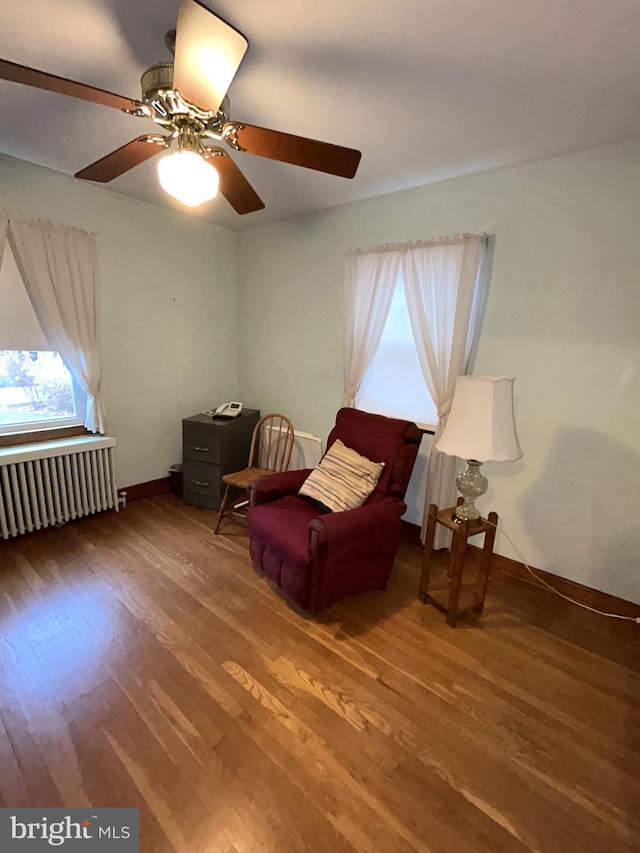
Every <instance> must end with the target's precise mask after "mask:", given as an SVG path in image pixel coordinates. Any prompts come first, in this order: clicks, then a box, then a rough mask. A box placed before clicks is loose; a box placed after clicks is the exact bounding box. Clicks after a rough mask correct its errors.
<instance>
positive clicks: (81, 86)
mask: <svg viewBox="0 0 640 853" xmlns="http://www.w3.org/2000/svg"><path fill="white" fill-rule="evenodd" d="M0 80H10V81H11V82H12V83H22V85H23V86H33V87H34V88H35V89H44V90H45V91H46V92H57V93H58V94H59V95H69V96H70V97H72V98H81V99H82V100H83V101H90V102H91V103H92V104H102V106H104V107H113V109H116V110H133V111H135V110H137V109H138V108H139V107H141V106H142V104H141V103H140V101H134V100H133V99H132V98H125V97H124V96H123V95H114V94H113V92H106V91H105V90H104V89H96V87H95V86H88V85H87V84H86V83H77V82H76V81H75V80H67V78H66V77H57V76H56V75H55V74H47V73H46V71H38V70H37V69H36V68H28V67H27V66H26V65H17V64H16V63H15V62H9V61H8V60H6V59H0Z"/></svg>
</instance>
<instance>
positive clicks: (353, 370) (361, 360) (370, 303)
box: [342, 247, 401, 406]
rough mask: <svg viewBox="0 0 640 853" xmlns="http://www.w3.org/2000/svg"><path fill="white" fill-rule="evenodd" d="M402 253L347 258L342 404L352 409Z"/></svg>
mask: <svg viewBox="0 0 640 853" xmlns="http://www.w3.org/2000/svg"><path fill="white" fill-rule="evenodd" d="M400 259H401V253H400V252H399V251H388V250H386V249H385V248H384V247H383V248H382V249H381V251H373V252H367V253H366V254H360V253H359V252H355V253H354V254H352V255H349V256H348V258H347V266H346V273H345V325H344V381H343V397H342V403H343V405H345V406H354V405H355V397H356V393H357V391H358V388H359V387H360V385H361V383H362V380H363V378H364V375H365V373H366V371H367V367H368V366H369V363H370V361H371V359H372V358H373V356H374V353H375V351H376V349H377V348H378V344H379V343H380V338H381V336H382V332H383V331H384V325H385V323H386V322H387V317H388V316H389V308H390V306H391V300H392V298H393V290H394V287H395V285H396V281H397V277H398V273H399V271H400Z"/></svg>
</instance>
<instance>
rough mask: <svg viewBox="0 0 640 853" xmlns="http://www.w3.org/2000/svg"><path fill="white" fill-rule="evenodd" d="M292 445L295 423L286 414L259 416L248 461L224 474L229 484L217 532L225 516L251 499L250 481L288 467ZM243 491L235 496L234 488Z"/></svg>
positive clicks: (219, 513) (216, 528) (226, 484)
mask: <svg viewBox="0 0 640 853" xmlns="http://www.w3.org/2000/svg"><path fill="white" fill-rule="evenodd" d="M292 448H293V424H292V423H291V421H290V420H289V418H286V417H285V416H284V415H278V414H271V415H265V416H264V417H263V418H260V420H259V421H258V423H257V424H256V425H255V428H254V430H253V436H252V438H251V449H250V451H249V464H248V466H247V467H246V468H244V469H243V470H242V471H235V472H234V473H232V474H225V475H224V476H223V477H222V481H223V483H224V484H225V486H226V488H225V490H224V496H223V498H222V503H221V504H220V509H219V511H218V520H217V522H216V526H215V530H214V533H217V532H218V531H219V529H220V523H221V521H222V519H223V518H224V517H225V516H227V515H231V514H232V513H236V512H237V511H238V510H239V509H240V508H241V507H242V506H246V504H247V503H248V502H249V492H248V491H247V488H248V486H249V483H251V482H252V481H253V480H256V479H257V478H258V477H263V476H264V475H266V474H275V473H279V472H281V471H286V470H287V468H288V467H289V460H290V459H291V450H292ZM234 490H235V491H240V494H239V495H238V497H236V498H235V499H232V498H231V494H232V492H233V491H234Z"/></svg>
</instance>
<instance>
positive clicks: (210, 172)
mask: <svg viewBox="0 0 640 853" xmlns="http://www.w3.org/2000/svg"><path fill="white" fill-rule="evenodd" d="M158 177H159V178H160V184H161V186H162V189H163V190H165V192H168V193H169V195H172V196H173V197H174V198H177V199H178V201H181V202H182V204H185V205H187V207H197V206H198V205H199V204H203V203H204V202H205V201H210V199H212V198H215V196H216V193H217V192H218V184H219V181H220V178H219V175H218V172H217V171H216V169H215V168H214V167H213V166H212V165H211V164H210V163H207V161H206V160H205V159H204V157H201V156H200V154H196V152H195V151H175V152H174V153H173V154H167V155H166V156H165V157H162V158H161V159H160V160H158Z"/></svg>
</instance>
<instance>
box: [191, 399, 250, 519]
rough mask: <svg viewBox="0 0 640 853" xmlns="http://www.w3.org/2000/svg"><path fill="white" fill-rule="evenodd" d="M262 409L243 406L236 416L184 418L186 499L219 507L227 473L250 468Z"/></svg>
mask: <svg viewBox="0 0 640 853" xmlns="http://www.w3.org/2000/svg"><path fill="white" fill-rule="evenodd" d="M259 418H260V412H259V411H258V409H243V410H242V412H241V413H240V414H239V415H238V416H237V417H235V418H232V419H223V418H211V417H209V415H203V414H198V415H191V417H189V418H184V420H183V421H182V456H183V460H184V466H183V470H184V496H183V499H184V502H185V503H186V504H191V505H192V506H202V507H207V508H208V509H218V508H219V506H220V502H221V500H222V495H223V494H224V485H223V483H222V476H223V474H229V473H231V472H232V471H240V470H241V469H242V468H246V466H247V462H248V459H249V450H250V447H251V436H252V434H253V428H254V427H255V425H256V424H257V423H258V420H259Z"/></svg>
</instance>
